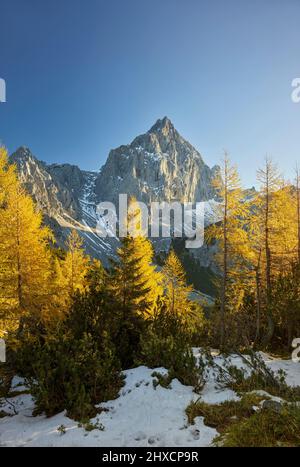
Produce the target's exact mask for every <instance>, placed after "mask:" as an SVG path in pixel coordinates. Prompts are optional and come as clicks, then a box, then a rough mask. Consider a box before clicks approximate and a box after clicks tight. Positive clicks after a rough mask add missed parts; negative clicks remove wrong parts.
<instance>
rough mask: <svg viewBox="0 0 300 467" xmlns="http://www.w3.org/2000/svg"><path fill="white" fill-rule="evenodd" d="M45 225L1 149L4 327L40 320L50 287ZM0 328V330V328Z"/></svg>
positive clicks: (0, 282)
mask: <svg viewBox="0 0 300 467" xmlns="http://www.w3.org/2000/svg"><path fill="white" fill-rule="evenodd" d="M50 238H52V235H51V232H50V231H49V229H48V228H46V227H43V226H42V216H41V213H39V212H37V210H36V208H35V206H34V203H33V201H32V199H31V198H30V196H29V195H27V194H26V192H25V190H24V189H23V188H22V186H21V184H20V182H19V181H18V179H17V175H16V171H15V167H13V166H11V165H10V164H9V163H8V158H7V153H6V151H5V150H4V149H3V148H1V149H0V304H1V314H2V316H1V318H2V322H3V321H4V322H5V324H2V326H3V328H4V327H5V328H6V329H7V328H8V327H9V328H15V329H16V328H17V327H19V331H22V329H23V327H24V323H25V320H27V322H28V321H30V320H31V322H32V321H33V320H34V321H35V322H36V321H40V320H41V319H42V315H43V314H44V313H46V310H48V309H49V303H51V299H50V296H51V294H52V288H51V284H50V278H51V254H50V250H49V247H48V241H49V239H50ZM3 328H2V331H3Z"/></svg>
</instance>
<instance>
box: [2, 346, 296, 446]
mask: <svg viewBox="0 0 300 467" xmlns="http://www.w3.org/2000/svg"><path fill="white" fill-rule="evenodd" d="M200 352H201V351H200V350H199V349H194V354H195V356H199V355H200ZM263 357H264V359H265V361H266V362H267V364H268V365H269V366H270V367H271V368H272V369H273V370H275V371H278V370H279V369H283V370H284V371H285V372H286V373H287V382H288V384H290V385H300V364H299V363H294V362H292V361H291V360H279V359H274V358H271V357H269V356H268V355H266V354H263ZM214 359H215V362H216V363H218V364H220V365H222V362H223V359H222V357H221V356H218V355H215V356H214ZM232 363H233V364H235V365H238V366H243V365H244V364H243V362H242V360H241V359H240V357H238V356H233V357H232ZM154 371H157V372H160V373H162V374H165V373H166V370H165V369H164V368H157V369H155V370H153V369H150V368H147V367H145V366H139V367H137V368H133V369H130V370H126V371H124V372H123V373H124V375H125V385H124V386H123V388H122V389H121V391H120V394H119V397H118V398H117V399H115V400H112V401H108V402H105V403H102V404H100V405H99V407H102V408H104V409H105V411H103V412H101V414H99V415H97V417H95V418H94V419H93V420H92V423H97V422H98V425H100V424H101V425H103V426H104V431H101V430H100V429H95V430H93V431H90V432H87V431H86V430H85V429H84V428H79V427H78V423H77V422H75V421H73V420H71V419H70V418H68V417H66V414H65V412H62V413H60V414H57V415H55V416H54V417H51V418H46V417H45V416H44V415H41V416H37V417H33V415H32V412H33V410H34V401H33V399H32V397H31V396H30V395H29V394H20V395H17V396H15V397H13V398H10V399H9V400H8V401H4V400H2V401H0V402H2V404H1V410H3V411H5V412H7V413H9V414H11V416H7V417H4V418H1V419H0V445H1V446H107V447H113V446H146V447H147V446H153V447H155V446H169V447H171V446H174V447H175V446H178V447H184V446H194V447H196V446H198V447H200V446H209V445H210V444H211V443H212V440H213V438H214V437H215V436H216V435H217V432H216V430H215V429H213V428H210V427H207V426H205V425H204V423H203V418H202V417H197V418H196V419H195V424H194V425H188V422H187V417H186V413H185V409H186V407H187V406H188V405H189V403H190V402H191V401H192V400H194V401H195V400H197V399H198V398H199V397H200V396H199V394H196V393H195V392H194V391H193V388H192V387H190V386H184V385H182V384H181V383H180V382H179V381H178V380H177V379H174V380H173V381H172V383H171V388H170V389H165V388H162V387H161V386H157V387H156V389H155V388H154V386H153V379H154V378H153V377H152V373H153V372H154ZM12 389H13V390H14V391H23V390H24V389H26V388H25V387H24V383H23V380H22V379H21V378H17V377H15V378H14V379H13V382H12ZM237 398H238V396H237V395H236V394H235V393H234V391H231V390H229V389H226V390H224V389H223V390H221V389H219V388H218V387H217V384H216V381H215V378H214V374H213V372H212V371H209V374H208V380H207V382H206V385H205V387H204V389H203V391H202V393H201V400H203V401H205V402H207V403H212V404H213V403H214V404H215V403H220V402H223V401H224V400H232V399H237ZM61 425H63V426H64V427H65V434H61V433H60V432H59V431H58V427H59V426H61Z"/></svg>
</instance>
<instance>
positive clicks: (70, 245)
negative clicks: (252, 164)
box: [0, 148, 300, 420]
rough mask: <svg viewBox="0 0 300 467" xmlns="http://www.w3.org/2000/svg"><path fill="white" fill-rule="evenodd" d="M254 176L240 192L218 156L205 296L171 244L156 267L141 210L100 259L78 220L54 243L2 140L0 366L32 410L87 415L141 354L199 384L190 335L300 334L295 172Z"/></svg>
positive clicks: (299, 216)
mask: <svg viewBox="0 0 300 467" xmlns="http://www.w3.org/2000/svg"><path fill="white" fill-rule="evenodd" d="M258 182H259V185H260V188H259V190H258V191H257V192H255V194H253V193H251V194H250V195H247V194H245V191H243V190H242V187H241V184H240V180H239V175H238V172H237V169H236V168H235V167H234V166H232V165H231V163H230V161H229V159H228V157H227V155H225V157H224V163H223V167H222V180H221V179H220V177H216V180H215V188H216V190H217V191H218V194H219V199H220V203H219V205H218V206H219V207H218V213H217V215H218V218H219V219H220V221H219V222H217V223H216V224H214V225H212V226H210V227H209V228H208V229H207V232H206V236H207V242H208V243H215V242H217V254H216V258H215V259H216V262H217V264H218V269H219V274H218V279H217V281H216V290H217V296H216V300H215V303H214V305H212V306H206V307H202V306H200V305H199V304H197V303H195V302H194V301H192V300H191V298H190V294H191V291H192V286H191V285H188V284H187V281H186V275H185V271H184V269H183V266H182V264H181V262H180V261H179V259H178V257H177V255H176V254H175V252H174V250H173V249H171V250H170V253H169V255H168V257H167V258H166V260H165V262H164V265H163V266H162V268H161V269H159V270H158V268H157V267H156V266H155V261H154V251H153V247H152V244H151V242H150V241H149V240H148V239H147V238H145V236H144V235H143V232H141V231H140V222H139V211H138V209H136V210H135V209H132V210H131V213H132V214H131V216H132V218H129V219H128V222H134V223H135V225H136V235H134V236H129V235H128V236H127V237H125V238H123V239H122V240H121V241H120V247H119V249H118V251H117V259H114V260H112V261H111V267H110V268H109V269H104V268H103V266H102V265H101V263H100V261H98V260H95V259H91V258H90V257H89V256H87V255H86V254H85V252H84V249H83V245H82V240H81V237H80V235H79V234H78V232H77V231H76V230H73V231H71V232H70V235H69V237H68V241H67V245H66V250H62V249H60V248H58V247H57V245H56V243H55V239H54V236H53V234H52V233H51V231H50V230H49V229H48V228H47V227H46V226H45V225H44V224H43V219H42V214H41V213H40V212H38V211H37V209H36V207H35V204H34V202H33V200H32V199H31V197H30V196H29V195H28V194H27V193H26V192H25V190H24V188H23V187H22V185H21V183H20V182H19V180H18V177H17V173H16V169H15V167H14V166H13V165H10V164H9V162H8V157H7V152H6V150H5V149H4V148H0V338H1V337H2V338H4V339H5V341H6V344H7V359H8V362H7V365H6V366H5V371H6V372H8V373H9V374H20V375H22V376H24V377H25V378H26V380H27V382H28V384H29V385H30V389H31V392H32V394H33V396H34V398H35V401H36V410H37V413H38V412H42V411H44V412H45V413H46V414H47V415H52V414H55V413H58V412H59V411H61V410H63V409H67V411H68V413H69V414H70V415H71V416H72V417H74V418H76V419H80V420H82V419H84V418H86V417H90V416H92V415H93V414H94V413H95V411H96V409H95V404H96V403H97V402H99V401H103V400H107V399H111V398H113V397H115V396H116V395H117V394H118V391H119V389H120V387H121V385H122V376H121V370H122V369H126V368H129V367H131V366H133V365H138V364H144V365H148V366H150V367H159V366H165V367H166V368H168V369H169V371H170V374H171V375H173V376H176V377H177V378H178V379H179V380H180V381H181V382H182V383H184V384H191V385H193V386H197V384H201V374H200V370H199V368H198V367H197V365H196V362H195V358H194V356H193V353H192V346H202V347H215V348H220V349H222V350H228V351H233V350H245V349H247V348H255V349H268V350H270V351H274V352H278V353H286V352H290V349H291V342H292V340H293V338H295V337H299V336H300V267H299V265H300V178H299V172H298V171H296V172H295V182H294V181H293V182H291V183H287V182H286V181H284V180H283V178H282V177H281V176H280V174H279V173H278V171H277V169H276V167H275V166H274V165H273V163H272V161H271V160H269V159H266V161H265V165H264V167H263V168H262V169H261V170H259V171H258ZM132 203H133V205H134V200H133V199H132Z"/></svg>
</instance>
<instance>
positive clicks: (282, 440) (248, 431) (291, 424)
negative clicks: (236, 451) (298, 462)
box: [215, 404, 300, 447]
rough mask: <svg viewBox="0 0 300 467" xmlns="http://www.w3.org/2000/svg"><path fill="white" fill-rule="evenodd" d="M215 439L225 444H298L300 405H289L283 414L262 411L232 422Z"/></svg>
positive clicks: (285, 406) (299, 441)
mask: <svg viewBox="0 0 300 467" xmlns="http://www.w3.org/2000/svg"><path fill="white" fill-rule="evenodd" d="M215 442H216V443H217V444H218V445H222V446H224V447H299V446H300V407H299V406H297V405H296V404H290V405H288V404H286V405H284V406H283V407H282V410H281V411H280V413H278V412H276V411H275V410H261V411H259V412H257V413H255V414H254V415H252V416H251V417H249V418H248V419H246V420H241V421H239V422H238V423H233V424H232V425H230V426H229V427H228V429H226V431H225V432H224V433H222V434H221V435H220V436H218V437H217V438H216V439H215Z"/></svg>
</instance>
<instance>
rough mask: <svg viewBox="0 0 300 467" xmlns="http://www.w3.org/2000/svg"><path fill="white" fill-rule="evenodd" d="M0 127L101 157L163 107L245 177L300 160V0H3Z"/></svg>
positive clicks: (17, 140) (13, 143)
mask: <svg viewBox="0 0 300 467" xmlns="http://www.w3.org/2000/svg"><path fill="white" fill-rule="evenodd" d="M0 24H1V26H0V77H1V78H4V79H5V80H6V83H7V103H5V104H0V139H1V140H2V142H3V143H4V144H5V145H6V146H7V147H8V149H9V151H13V150H15V149H16V148H17V147H18V146H20V145H26V146H29V147H30V148H31V149H32V151H33V152H34V154H36V156H37V157H39V158H40V159H42V160H45V161H47V162H70V163H74V164H78V165H79V166H80V167H82V168H84V169H98V168H99V167H100V166H101V165H102V164H103V163H104V162H105V159H106V157H107V155H108V152H109V150H110V149H111V148H113V147H117V146H119V145H120V144H127V143H129V142H130V141H131V140H132V139H133V138H134V137H135V136H136V135H138V134H140V133H143V132H145V131H146V130H148V129H149V128H150V126H151V125H152V124H153V123H154V122H155V121H156V119H157V118H161V117H163V116H165V115H167V116H168V117H169V118H170V119H171V120H172V121H173V123H174V125H175V126H176V128H177V129H178V130H179V132H180V133H181V134H182V135H183V136H184V137H185V138H186V139H188V140H189V141H190V142H191V143H192V144H193V145H194V146H195V147H196V148H197V149H198V150H199V151H200V152H201V154H202V155H203V158H204V160H205V161H206V162H207V163H208V164H209V165H213V164H215V163H217V162H218V161H219V158H220V156H221V154H222V150H223V148H226V149H227V150H228V151H229V153H230V154H231V158H232V160H234V161H235V162H237V163H238V165H239V167H240V172H241V174H242V178H243V181H244V183H245V184H246V185H252V184H254V182H255V169H256V166H257V165H259V164H260V163H261V161H262V160H263V157H264V155H265V154H266V153H268V154H271V155H272V156H273V157H274V159H275V160H276V161H278V163H279V164H280V165H281V167H282V169H283V170H284V171H285V172H286V174H287V175H288V176H291V175H292V167H293V166H294V165H295V162H296V161H297V160H298V161H300V104H295V103H293V102H292V101H291V97H290V95H291V90H292V88H291V81H292V79H293V78H295V77H300V1H299V0H285V1H283V0H251V1H249V0H226V1H224V0H151V1H150V0H148V1H146V0H42V1H41V0H0Z"/></svg>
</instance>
